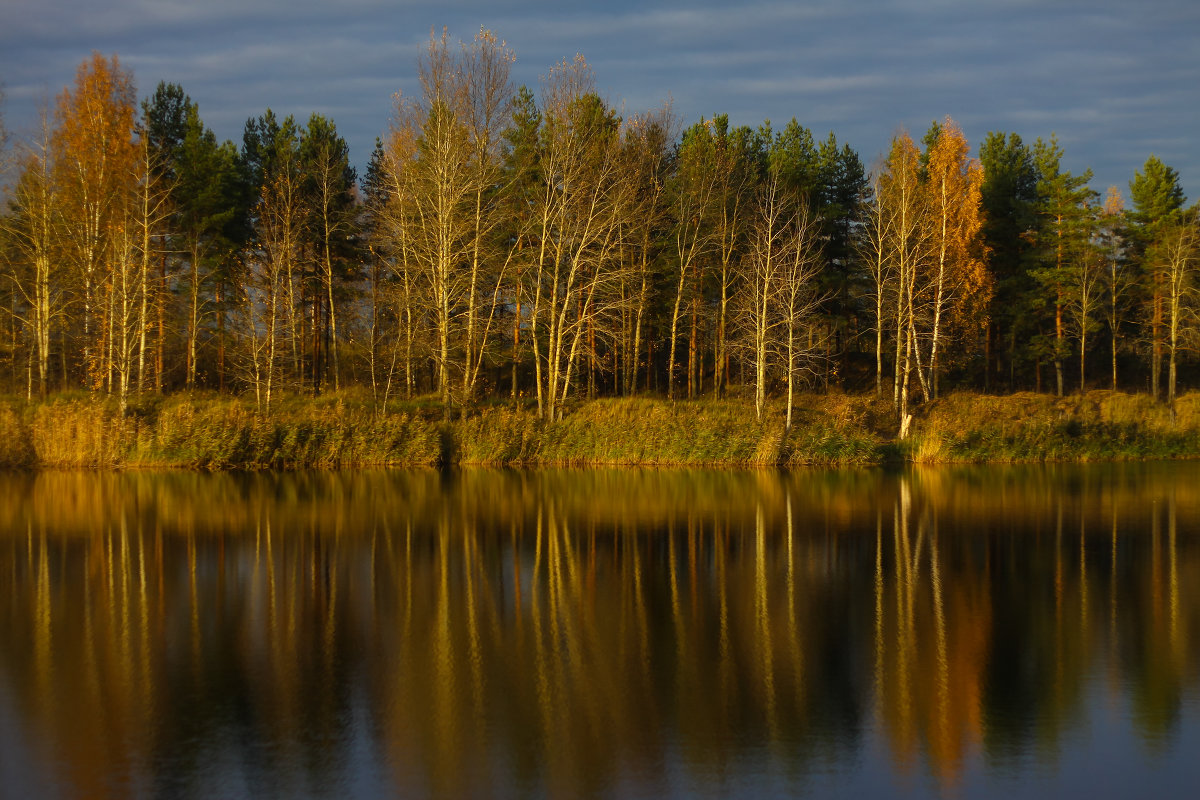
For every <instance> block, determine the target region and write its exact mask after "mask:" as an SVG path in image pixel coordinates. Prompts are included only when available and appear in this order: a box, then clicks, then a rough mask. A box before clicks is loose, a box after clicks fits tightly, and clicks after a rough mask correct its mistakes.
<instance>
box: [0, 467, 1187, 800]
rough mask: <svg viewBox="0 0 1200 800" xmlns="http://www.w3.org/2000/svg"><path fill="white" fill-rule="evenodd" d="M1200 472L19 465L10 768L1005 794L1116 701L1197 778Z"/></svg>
mask: <svg viewBox="0 0 1200 800" xmlns="http://www.w3.org/2000/svg"><path fill="white" fill-rule="evenodd" d="M1197 477H1200V468H1197V466H1195V465H1191V464H1184V465H1112V466H1093V467H1086V468H1085V467H1070V468H1067V467H1061V468H1055V467H1045V468H1043V467H1037V468H1034V467H1024V468H987V469H939V470H912V471H906V472H902V473H884V472H878V471H873V472H872V471H846V472H802V473H793V474H780V473H775V472H743V473H731V472H672V471H646V470H628V471H568V470H564V471H537V472H513V471H485V470H478V471H461V472H453V473H446V474H442V473H437V472H431V471H430V472H356V473H344V474H343V473H317V474H285V475H277V474H251V475H231V474H216V475H208V474H198V473H122V474H92V473H43V474H38V475H8V476H3V477H0V491H2V492H3V493H4V497H5V498H6V502H5V503H4V504H3V505H2V507H0V574H3V575H4V576H6V579H5V582H4V583H5V589H4V593H5V595H6V600H5V602H4V603H3V605H2V606H0V751H3V752H5V753H7V755H0V773H2V774H0V777H2V778H3V779H4V782H5V783H4V785H5V786H7V787H13V788H14V789H16V790H20V791H24V792H25V793H38V794H46V793H49V794H66V795H87V796H124V795H130V794H148V793H167V794H183V793H187V794H194V793H200V792H206V793H212V794H216V795H222V796H231V795H232V796H237V795H258V794H262V793H263V792H267V793H270V794H281V793H289V794H310V795H311V794H318V795H321V794H334V793H337V794H345V793H350V794H364V795H369V794H376V793H381V792H382V793H388V794H394V793H405V794H418V795H420V794H434V795H439V796H447V795H457V796H467V795H474V796H479V795H495V794H499V795H527V794H549V795H553V796H559V795H578V794H613V793H617V794H624V793H639V794H645V793H651V792H653V793H657V794H694V793H714V794H727V793H730V792H735V793H737V792H742V791H745V790H747V789H749V788H755V787H757V788H758V789H763V788H765V789H768V790H771V789H773V790H775V791H790V790H798V789H802V788H813V787H820V786H821V785H825V783H823V782H826V783H827V782H828V781H830V780H834V779H836V780H838V781H840V782H841V783H840V784H839V785H847V783H846V782H851V783H852V782H853V781H856V780H857V781H860V782H862V785H871V786H875V787H885V789H886V787H893V788H895V789H896V790H897V791H899V790H900V789H903V788H914V787H915V790H917V791H920V790H921V789H922V787H924V789H925V790H927V791H930V792H937V791H956V790H960V789H964V788H965V789H971V788H976V789H978V788H979V787H980V786H982V787H983V788H984V789H985V790H986V789H989V788H990V789H991V790H992V791H995V785H994V784H993V783H990V782H989V781H990V780H991V778H990V777H989V776H993V775H997V776H998V775H1007V776H1009V778H1010V779H1011V777H1012V776H1013V775H1014V774H1015V775H1016V776H1017V777H1018V778H1020V776H1021V775H1022V774H1024V772H1025V770H1026V767H1025V766H1024V765H1027V764H1028V763H1030V762H1031V760H1036V761H1037V762H1038V763H1040V764H1043V765H1044V764H1047V763H1049V764H1051V765H1056V764H1066V763H1067V762H1068V761H1069V760H1070V758H1072V757H1073V756H1074V755H1078V754H1079V752H1080V750H1079V748H1085V747H1087V746H1089V745H1088V744H1087V741H1086V739H1087V737H1081V736H1079V735H1077V734H1078V732H1079V731H1080V730H1083V729H1087V728H1088V726H1089V725H1090V724H1091V722H1092V721H1093V720H1094V719H1095V718H1096V717H1097V715H1101V714H1105V713H1108V712H1105V710H1104V709H1106V708H1107V709H1110V710H1111V709H1127V711H1123V712H1121V713H1122V714H1124V716H1125V718H1127V720H1128V725H1127V727H1128V728H1129V729H1128V731H1127V732H1126V733H1125V734H1124V735H1127V736H1128V737H1130V739H1131V740H1140V741H1141V742H1143V747H1142V749H1141V751H1140V752H1139V753H1131V754H1129V755H1128V756H1127V757H1128V759H1129V761H1128V763H1126V764H1123V765H1122V766H1121V769H1123V770H1126V771H1129V772H1130V774H1137V773H1138V771H1139V770H1141V771H1142V773H1144V774H1146V775H1154V776H1155V779H1156V780H1159V781H1161V780H1163V779H1164V775H1165V773H1164V769H1167V768H1170V767H1171V765H1175V767H1174V768H1175V769H1176V772H1177V773H1178V774H1177V775H1176V776H1175V778H1174V779H1175V780H1177V781H1180V782H1181V783H1180V785H1183V786H1185V785H1187V784H1186V783H1182V782H1183V781H1184V780H1185V779H1186V780H1191V779H1194V778H1195V777H1196V771H1195V770H1196V766H1195V765H1194V764H1192V763H1191V759H1189V758H1187V757H1186V756H1184V755H1180V754H1179V752H1178V749H1179V741H1178V740H1179V736H1180V730H1181V729H1183V728H1186V727H1188V726H1192V727H1194V726H1195V725H1196V724H1197V721H1198V720H1197V716H1198V711H1197V708H1196V702H1195V696H1196V688H1197V665H1198V658H1197V655H1198V653H1197V650H1198V646H1197V643H1196V637H1195V636H1194V635H1192V634H1193V632H1194V630H1195V626H1196V624H1197V621H1198V618H1200V595H1198V594H1197V592H1198V591H1200V590H1198V589H1197V587H1200V553H1198V550H1197V545H1198V541H1200V540H1198V539H1197V537H1196V533H1195V532H1196V530H1197V527H1196V523H1197V522H1198V521H1200V494H1197V492H1196V490H1195V488H1194V487H1196V486H1197V485H1200V483H1197V480H1196V478H1197ZM1083 755H1084V756H1086V755H1087V753H1086V752H1084V753H1083ZM1164 765H1165V766H1164ZM1188 770H1191V773H1190V774H1188ZM1166 778H1167V779H1170V776H1169V775H1166ZM981 782H982V783H981ZM1005 786H1006V787H1007V788H1010V789H1011V788H1012V784H1005Z"/></svg>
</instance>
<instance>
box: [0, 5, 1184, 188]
mask: <svg viewBox="0 0 1200 800" xmlns="http://www.w3.org/2000/svg"><path fill="white" fill-rule="evenodd" d="M6 11H8V13H7V14H6V17H7V18H8V19H7V20H6V26H5V27H4V28H3V29H2V30H0V81H2V82H3V83H4V84H5V86H6V94H7V108H6V109H5V117H6V120H7V121H8V123H9V126H10V127H12V128H14V129H17V130H20V128H21V126H22V125H24V126H25V127H31V126H32V124H33V123H34V121H35V120H36V107H37V101H38V99H39V98H40V97H43V96H45V95H47V94H48V95H49V96H51V97H52V96H53V95H55V94H56V93H57V92H59V91H60V90H61V89H62V87H63V86H65V85H66V84H67V83H69V82H70V81H71V79H72V76H73V73H74V70H75V67H76V65H77V64H78V63H79V62H80V61H81V60H82V59H83V58H84V57H86V56H87V55H88V53H89V52H91V51H92V50H93V49H96V50H99V51H100V52H102V53H105V54H107V53H113V52H115V53H118V54H119V55H120V56H121V58H122V61H123V62H124V63H125V64H126V65H127V66H130V67H132V68H133V69H134V71H135V74H136V78H137V80H138V85H139V87H140V89H141V91H142V93H143V94H148V93H149V92H150V91H152V89H153V87H154V85H156V84H157V83H158V82H159V81H160V80H166V81H175V82H178V83H180V84H181V85H182V86H183V87H184V89H185V91H187V92H188V93H189V94H191V96H192V97H193V98H194V99H196V100H197V101H198V102H199V103H200V105H201V113H202V114H203V116H204V119H205V121H206V122H208V123H209V124H210V125H211V126H212V127H213V128H214V130H216V132H217V134H218V135H219V136H220V137H222V138H233V139H235V140H239V139H240V135H241V125H242V123H243V122H244V121H245V119H246V118H247V117H249V116H252V115H257V114H260V113H262V111H263V110H264V109H265V108H266V107H267V106H271V107H272V108H274V109H276V110H277V111H278V112H280V113H294V114H296V115H297V116H299V117H307V115H308V114H309V113H311V112H312V111H320V112H321V113H325V114H327V115H330V116H332V117H333V118H334V120H335V122H336V123H337V124H338V128H339V130H340V131H341V132H342V133H343V135H345V136H346V137H347V139H348V141H349V142H350V145H351V148H352V151H353V153H354V157H355V159H356V160H357V161H358V162H359V163H360V164H362V163H365V161H366V159H367V157H368V154H369V151H370V147H371V145H372V143H373V141H374V138H375V136H376V135H377V134H379V133H381V132H382V131H383V130H384V128H385V127H386V124H387V119H388V117H389V115H390V111H391V97H392V94H393V93H394V92H395V91H396V90H397V89H403V90H405V91H406V92H411V91H413V90H414V89H415V73H416V68H415V62H416V56H417V54H418V52H419V51H420V49H421V48H422V47H423V45H424V43H425V42H426V41H427V38H428V36H429V32H430V30H431V28H437V29H440V27H441V26H442V25H443V24H444V25H448V26H449V28H450V33H451V35H452V36H454V37H462V38H469V37H471V36H472V35H473V34H474V32H475V31H476V30H478V28H479V26H480V25H481V24H482V25H486V26H487V27H489V28H492V29H493V30H495V31H496V32H497V34H499V35H500V36H501V37H503V38H505V39H506V40H507V41H508V43H509V45H510V46H512V47H513V49H514V50H515V52H516V54H517V59H518V60H517V64H516V65H515V67H514V79H515V81H516V82H518V83H526V84H530V85H533V84H536V83H537V81H538V79H539V77H540V76H541V75H544V74H545V73H546V72H547V71H548V69H549V68H550V66H551V65H552V64H553V63H555V62H556V61H557V60H559V59H561V58H563V57H570V56H572V55H574V54H575V53H576V52H582V53H584V54H585V55H586V56H587V58H588V60H589V63H591V64H592V66H593V67H594V68H595V69H596V73H597V82H598V85H599V86H601V87H602V88H603V92H604V94H605V95H606V96H608V97H610V98H611V99H613V101H614V102H617V103H620V102H621V101H622V100H624V101H625V103H624V104H625V106H626V108H627V109H629V110H631V111H633V110H637V109H640V108H646V107H651V106H656V105H658V104H659V103H660V102H662V101H663V100H664V99H666V98H668V97H671V98H673V99H674V107H675V112H676V115H677V116H678V117H679V118H680V120H681V121H682V122H683V123H685V124H686V123H687V122H690V121H693V120H695V119H697V118H699V117H700V116H701V115H711V114H713V113H721V112H726V113H729V114H730V116H731V119H732V121H733V122H734V123H735V124H757V123H759V122H761V121H762V120H764V119H768V118H769V119H773V120H776V121H782V120H786V119H790V118H791V117H792V116H796V117H797V118H798V119H799V120H800V121H801V122H802V123H804V124H806V125H809V126H810V127H812V128H813V129H814V130H815V131H819V132H824V131H828V130H830V129H832V130H834V131H835V132H836V134H837V136H838V138H839V140H842V141H846V142H849V143H850V144H851V146H853V147H855V148H856V149H858V150H859V152H860V154H861V155H862V157H863V160H864V161H865V162H868V163H869V162H870V161H871V160H872V158H873V157H874V155H875V154H876V153H879V152H882V151H883V150H884V149H886V147H887V142H888V140H889V138H890V137H891V135H892V133H893V132H894V131H895V130H896V129H897V127H899V126H907V127H909V128H910V129H912V130H914V131H923V130H924V128H925V127H927V126H928V124H929V121H930V120H932V119H937V118H941V117H942V116H944V115H945V114H947V113H949V114H951V115H952V116H954V117H955V118H956V119H957V120H958V121H959V122H960V124H962V125H963V126H964V131H965V132H966V133H967V135H968V137H970V138H971V140H972V141H973V142H978V141H979V140H980V139H981V138H982V136H983V135H984V134H985V133H987V132H988V131H990V130H1000V131H1016V132H1018V133H1020V134H1021V135H1022V137H1023V138H1025V139H1026V140H1028V141H1032V140H1033V139H1034V138H1036V137H1037V136H1039V135H1043V136H1044V135H1048V134H1049V133H1050V132H1051V131H1052V130H1053V131H1057V132H1058V135H1059V137H1060V139H1061V140H1062V141H1063V142H1064V144H1065V146H1066V147H1067V154H1066V160H1067V161H1068V162H1069V163H1070V164H1071V165H1072V168H1074V166H1073V165H1075V164H1077V163H1078V164H1079V165H1081V166H1080V167H1079V169H1082V168H1084V167H1086V166H1091V167H1093V168H1094V169H1095V170H1096V174H1097V181H1098V182H1103V183H1117V184H1119V185H1123V184H1124V183H1126V182H1127V181H1128V178H1129V177H1130V176H1131V174H1132V173H1131V172H1129V165H1130V164H1131V163H1137V164H1140V163H1141V162H1142V161H1144V160H1145V157H1146V155H1148V154H1149V152H1150V151H1151V150H1154V151H1155V152H1159V154H1160V155H1161V156H1162V157H1163V158H1164V159H1166V160H1168V163H1170V164H1171V165H1172V166H1174V167H1176V168H1177V169H1178V170H1179V171H1180V172H1181V174H1182V176H1183V180H1184V183H1185V190H1186V191H1187V192H1188V194H1189V195H1190V196H1192V197H1195V196H1196V195H1198V194H1200V153H1197V152H1196V151H1195V148H1194V147H1188V146H1187V145H1186V143H1187V142H1188V141H1190V136H1191V132H1192V131H1194V130H1196V129H1197V128H1198V127H1200V103H1197V102H1196V88H1195V87H1196V86H1197V85H1200V65H1198V64H1197V61H1196V59H1195V54H1196V53H1197V52H1200V4H1197V3H1195V2H1194V1H1193V0H1156V1H1155V2H1151V3H1144V4H1130V3H1127V2H1116V1H1115V0H1089V1H1088V2H1081V1H1079V0H1037V1H1036V2H1035V1H1034V0H1024V1H1023V2H1012V1H1011V0H1004V1H1001V0H990V1H985V2H971V3H963V2H960V1H959V0H937V1H936V2H934V0H922V1H920V2H918V1H916V0H894V1H892V2H887V1H884V0H859V1H858V2H834V1H833V0H829V1H828V2H816V3H811V2H807V3H794V2H751V3H749V4H746V5H738V6H732V5H727V4H724V3H717V2H715V0H702V1H701V2H683V1H682V0H678V1H673V2H658V3H651V4H647V3H644V2H638V3H634V2H632V0H614V1H613V2H610V3H607V4H603V5H602V4H597V3H583V2H572V1H571V0H560V1H559V2H546V1H544V0H537V1H536V2H517V1H516V0H503V1H502V2H482V1H477V2H467V3H456V4H453V5H446V4H442V3H436V2H407V1H406V2H394V1H393V2H383V1H382V0H349V2H340V3H337V4H328V3H327V2H323V1H322V0H298V1H295V2H293V1H289V0H270V1H269V2H261V1H255V0H212V1H210V2H205V3H197V2H191V1H190V0H166V1H164V0H112V1H110V2H88V1H87V0H42V2H37V3H35V2H32V1H31V0H9V2H8V4H7V8H6ZM1164 147H1169V148H1170V152H1169V153H1164V152H1163V149H1162V148H1164Z"/></svg>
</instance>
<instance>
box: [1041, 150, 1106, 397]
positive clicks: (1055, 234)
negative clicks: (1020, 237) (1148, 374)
mask: <svg viewBox="0 0 1200 800" xmlns="http://www.w3.org/2000/svg"><path fill="white" fill-rule="evenodd" d="M1062 155H1063V150H1062V147H1061V146H1060V145H1059V144H1058V138H1057V137H1056V136H1053V135H1051V137H1050V141H1048V142H1046V141H1043V140H1042V139H1041V138H1039V139H1038V140H1037V141H1036V142H1034V145H1033V157H1034V163H1035V164H1036V165H1037V169H1038V184H1037V191H1038V204H1037V212H1038V229H1037V231H1038V232H1037V245H1038V264H1039V265H1038V268H1037V270H1036V271H1035V272H1034V273H1033V277H1034V279H1035V280H1036V281H1037V283H1038V286H1039V287H1040V289H1041V297H1040V299H1041V302H1042V304H1043V306H1042V307H1043V308H1044V309H1046V311H1047V313H1048V314H1050V315H1051V319H1050V321H1049V324H1050V325H1051V326H1052V332H1050V333H1048V334H1046V333H1043V334H1042V335H1041V337H1040V340H1041V341H1042V342H1045V343H1046V344H1047V345H1049V347H1048V350H1049V355H1050V357H1051V359H1052V360H1053V362H1054V377H1055V390H1056V393H1057V394H1058V396H1060V397H1061V396H1062V395H1063V391H1064V380H1065V376H1064V373H1063V369H1064V362H1065V359H1066V357H1067V355H1068V353H1069V345H1068V342H1067V316H1066V312H1067V306H1068V303H1069V302H1070V298H1069V296H1068V295H1069V287H1070V286H1071V285H1072V283H1073V281H1074V280H1075V278H1074V276H1073V274H1072V270H1073V269H1074V268H1075V267H1076V265H1077V263H1078V259H1079V258H1080V257H1082V254H1083V251H1084V248H1085V247H1086V246H1087V244H1088V240H1089V238H1090V236H1091V234H1092V224H1091V223H1092V220H1093V217H1092V215H1091V213H1090V208H1091V207H1092V206H1094V205H1095V200H1096V193H1095V192H1093V191H1092V190H1091V189H1089V188H1088V183H1089V182H1090V181H1091V179H1092V171H1091V170H1090V169H1089V170H1086V171H1085V172H1084V173H1083V174H1082V175H1072V174H1071V173H1070V172H1065V171H1063V169H1062V168H1061V165H1060V161H1061V159H1062Z"/></svg>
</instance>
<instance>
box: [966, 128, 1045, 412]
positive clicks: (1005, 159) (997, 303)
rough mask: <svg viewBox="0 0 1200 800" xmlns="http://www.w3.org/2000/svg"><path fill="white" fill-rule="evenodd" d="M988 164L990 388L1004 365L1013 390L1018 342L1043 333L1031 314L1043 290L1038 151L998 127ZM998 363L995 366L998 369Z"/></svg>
mask: <svg viewBox="0 0 1200 800" xmlns="http://www.w3.org/2000/svg"><path fill="white" fill-rule="evenodd" d="M979 161H980V163H981V164H982V165H983V186H982V187H981V199H982V206H983V240H984V245H985V250H986V253H987V263H988V271H989V272H990V273H991V274H992V277H993V280H994V281H995V297H994V303H993V312H992V314H991V321H990V323H989V326H988V335H987V339H986V344H985V347H986V348H987V350H988V353H987V359H986V360H987V362H988V367H987V371H986V374H985V377H984V388H985V390H986V389H987V388H989V387H990V386H991V377H992V375H993V374H994V373H995V372H996V371H997V370H996V369H995V368H996V367H1000V366H1001V361H1000V353H1001V352H1002V353H1003V354H1004V361H1005V362H1006V363H1005V364H1004V366H1005V367H1006V368H1005V369H1004V370H1003V371H1004V372H1006V373H1007V376H1008V385H1009V388H1010V389H1012V388H1014V386H1015V382H1016V369H1017V363H1018V361H1019V360H1020V359H1021V358H1022V356H1023V353H1021V352H1019V351H1018V346H1019V345H1021V344H1023V343H1025V342H1028V341H1029V339H1030V338H1031V337H1032V336H1034V335H1035V334H1036V333H1037V328H1036V319H1035V317H1034V316H1033V315H1031V314H1030V313H1029V309H1030V308H1031V307H1032V306H1033V305H1034V304H1035V298H1036V297H1037V293H1038V288H1037V282H1036V281H1035V280H1034V279H1033V277H1032V273H1031V270H1032V269H1033V268H1034V267H1035V261H1034V257H1035V250H1034V246H1033V238H1034V237H1033V234H1034V231H1035V230H1036V227H1037V222H1038V216H1037V201H1038V193H1037V187H1038V172H1037V165H1036V164H1035V162H1034V159H1033V152H1032V150H1030V148H1029V147H1028V146H1026V145H1025V143H1024V142H1022V141H1021V137H1020V136H1018V135H1017V134H1015V133H1010V134H1008V135H1007V136H1005V135H1004V134H1003V133H1000V132H996V131H993V132H991V133H989V134H988V135H987V137H986V138H985V139H984V141H983V143H982V144H981V145H980V146H979ZM992 365H995V366H994V367H993V366H992Z"/></svg>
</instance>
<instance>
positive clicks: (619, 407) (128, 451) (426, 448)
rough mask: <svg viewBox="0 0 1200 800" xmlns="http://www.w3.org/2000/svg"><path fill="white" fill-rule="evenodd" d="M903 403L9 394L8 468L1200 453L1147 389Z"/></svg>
mask: <svg viewBox="0 0 1200 800" xmlns="http://www.w3.org/2000/svg"><path fill="white" fill-rule="evenodd" d="M896 429H897V425H896V420H895V416H894V413H893V411H892V408H891V404H890V402H888V401H887V400H886V399H885V400H876V399H875V398H874V397H871V396H863V395H840V394H830V395H817V394H814V395H805V396H803V397H801V398H798V400H797V403H796V409H795V411H794V414H793V420H792V425H791V427H790V428H787V427H786V426H785V417H784V413H783V409H782V408H781V407H779V406H774V407H771V408H770V409H768V411H767V413H766V415H765V417H764V419H763V420H761V421H759V420H757V419H756V417H755V414H754V410H753V408H752V407H751V406H750V405H749V404H748V403H746V402H744V401H743V400H739V399H728V400H713V399H705V400H697V401H679V402H674V403H672V402H669V401H666V400H663V399H658V398H624V399H602V400H594V401H589V402H584V403H581V404H579V405H578V406H577V407H575V408H573V409H570V410H569V411H568V413H567V414H566V415H565V416H564V418H563V419H562V420H557V421H552V422H551V421H543V420H540V419H538V417H537V415H536V413H535V411H534V410H533V409H532V408H530V407H527V406H526V407H518V408H514V407H510V406H507V405H491V406H483V407H480V408H478V409H475V410H473V411H471V412H470V413H467V414H465V415H462V416H460V417H457V418H455V419H454V420H453V421H451V422H444V421H443V420H442V410H441V408H440V406H438V405H437V404H436V403H433V402H427V401H424V400H421V399H418V400H416V401H405V402H401V403H397V402H392V403H389V405H388V408H386V409H381V408H377V407H376V406H375V404H374V403H373V402H372V399H371V397H370V395H369V394H367V393H365V392H362V391H353V390H351V391H349V392H342V393H331V394H327V395H324V396H322V397H319V398H311V397H304V396H284V397H281V398H279V399H278V402H276V403H274V404H273V406H272V409H271V411H270V413H264V412H262V411H261V410H260V409H259V408H257V407H256V405H255V404H254V403H253V402H250V401H249V400H247V399H244V398H235V397H229V396H226V395H218V394H204V393H197V394H189V395H182V394H181V395H174V396H169V397H166V398H163V397H146V398H139V399H138V400H136V401H135V402H133V403H131V404H130V406H129V409H128V411H127V413H126V414H125V415H124V416H122V415H120V414H119V412H118V410H117V408H116V406H115V404H114V403H112V402H108V401H106V400H105V399H103V398H100V397H96V396H93V395H88V394H84V393H76V394H69V395H62V396H58V397H54V398H52V399H50V400H47V401H43V402H37V403H26V402H24V401H23V400H16V399H9V400H0V468H7V469H14V468H17V469H20V468H124V467H181V468H193V469H303V468H341V467H357V466H432V465H439V464H441V465H449V464H479V465H523V466H533V465H578V466H583V465H594V466H600V465H614V466H615V465H645V466H802V465H839V464H875V463H881V462H886V461H911V462H915V463H926V464H932V463H947V462H1019V461H1048V460H1053V461H1093V460H1114V459H1145V458H1193V457H1200V393H1191V394H1187V395H1183V396H1181V397H1180V398H1179V399H1178V400H1177V401H1176V403H1175V407H1174V408H1173V409H1172V408H1168V407H1167V406H1165V405H1163V404H1161V403H1156V402H1154V401H1153V400H1152V399H1150V398H1148V397H1145V396H1141V395H1128V394H1123V393H1119V392H1101V391H1096V392H1088V393H1087V394H1083V395H1073V396H1070V397H1065V398H1055V397H1051V396H1047V395H1038V394H1032V393H1019V394H1014V395H1009V396H992V395H979V394H971V393H956V394H951V395H948V396H946V397H944V398H941V399H939V400H937V401H935V402H932V403H928V404H925V405H923V406H919V407H918V408H917V411H916V418H915V420H914V424H913V431H912V435H911V436H910V437H909V438H907V439H905V440H903V441H900V440H897V439H896Z"/></svg>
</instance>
